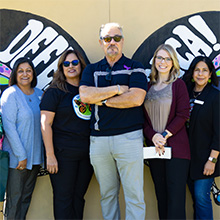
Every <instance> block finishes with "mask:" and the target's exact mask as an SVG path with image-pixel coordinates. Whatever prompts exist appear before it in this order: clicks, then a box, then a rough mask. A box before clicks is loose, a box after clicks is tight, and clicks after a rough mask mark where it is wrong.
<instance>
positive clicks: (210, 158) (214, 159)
mask: <svg viewBox="0 0 220 220" xmlns="http://www.w3.org/2000/svg"><path fill="white" fill-rule="evenodd" d="M209 161H211V162H212V163H217V158H214V157H209Z"/></svg>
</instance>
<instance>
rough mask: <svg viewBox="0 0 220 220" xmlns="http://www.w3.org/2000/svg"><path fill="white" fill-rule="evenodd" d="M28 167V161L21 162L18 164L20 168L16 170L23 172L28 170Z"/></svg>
mask: <svg viewBox="0 0 220 220" xmlns="http://www.w3.org/2000/svg"><path fill="white" fill-rule="evenodd" d="M26 166H27V159H25V160H21V161H19V162H18V166H17V167H16V168H15V169H17V170H23V169H26Z"/></svg>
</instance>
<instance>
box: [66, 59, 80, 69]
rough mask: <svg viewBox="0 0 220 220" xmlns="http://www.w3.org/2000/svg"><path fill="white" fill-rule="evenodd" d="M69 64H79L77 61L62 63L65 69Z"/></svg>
mask: <svg viewBox="0 0 220 220" xmlns="http://www.w3.org/2000/svg"><path fill="white" fill-rule="evenodd" d="M70 63H72V65H73V66H77V65H78V64H79V60H72V61H71V62H70V61H63V65H64V66H65V67H68V66H69V65H70Z"/></svg>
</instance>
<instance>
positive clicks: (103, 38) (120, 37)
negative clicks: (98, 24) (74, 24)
mask: <svg viewBox="0 0 220 220" xmlns="http://www.w3.org/2000/svg"><path fill="white" fill-rule="evenodd" d="M100 39H101V40H104V41H105V43H110V42H111V41H112V39H114V41H115V42H120V41H121V39H122V36H121V35H115V36H113V37H110V36H108V37H100Z"/></svg>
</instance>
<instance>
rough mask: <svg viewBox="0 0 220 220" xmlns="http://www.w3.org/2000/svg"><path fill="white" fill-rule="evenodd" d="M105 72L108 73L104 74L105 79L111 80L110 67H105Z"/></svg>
mask: <svg viewBox="0 0 220 220" xmlns="http://www.w3.org/2000/svg"><path fill="white" fill-rule="evenodd" d="M106 72H108V74H107V75H106V76H105V80H107V81H111V80H112V69H111V68H109V67H107V69H106Z"/></svg>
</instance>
